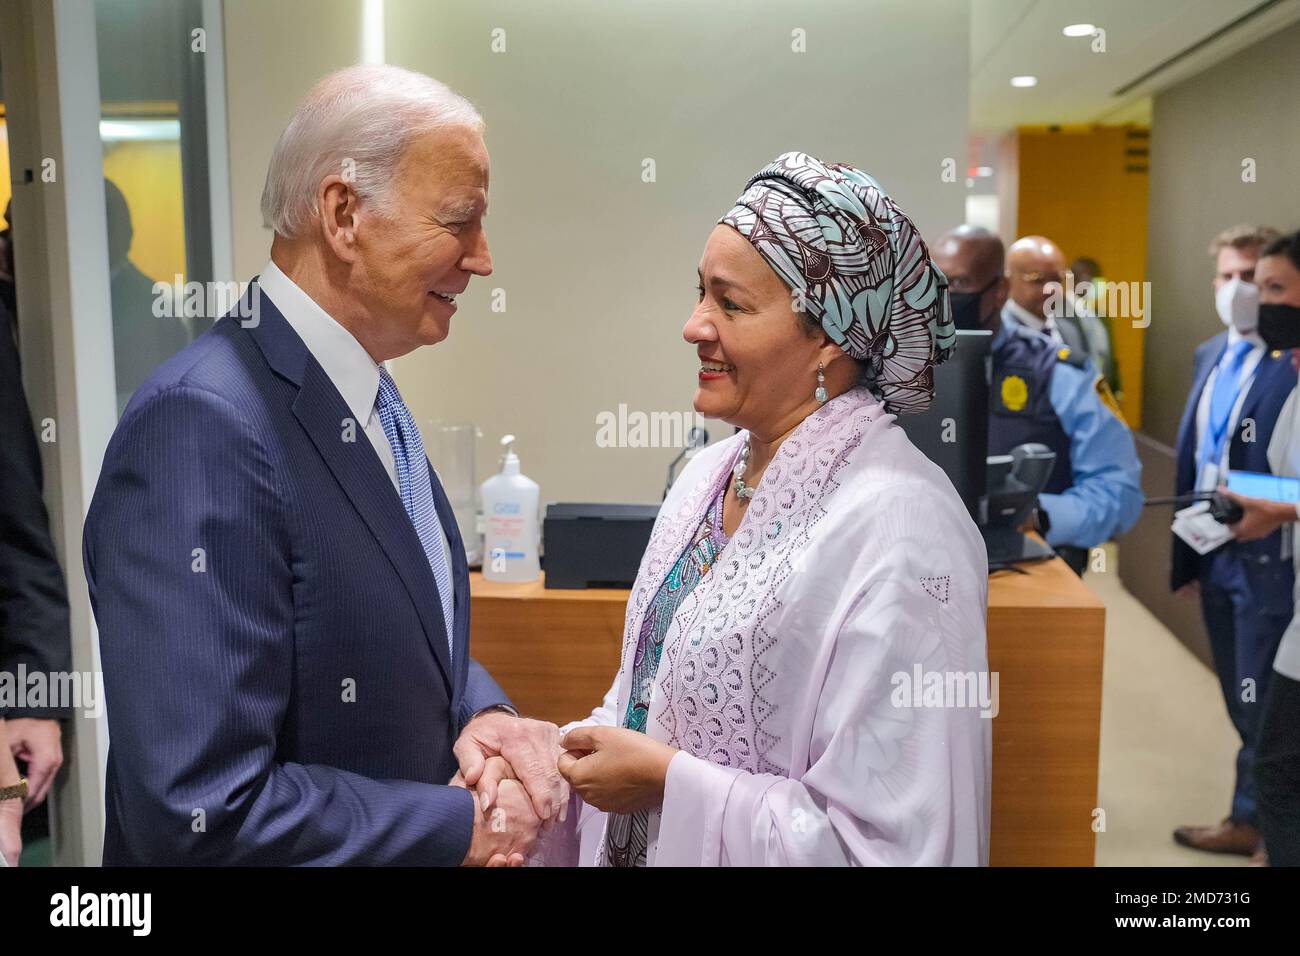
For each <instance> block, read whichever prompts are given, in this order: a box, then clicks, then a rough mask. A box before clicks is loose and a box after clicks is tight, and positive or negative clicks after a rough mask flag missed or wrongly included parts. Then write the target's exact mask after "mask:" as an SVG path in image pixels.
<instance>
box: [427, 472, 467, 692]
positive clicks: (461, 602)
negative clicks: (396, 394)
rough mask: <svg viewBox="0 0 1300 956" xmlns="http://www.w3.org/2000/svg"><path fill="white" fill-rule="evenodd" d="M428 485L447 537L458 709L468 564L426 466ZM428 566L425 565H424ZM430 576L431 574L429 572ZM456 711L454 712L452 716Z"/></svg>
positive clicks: (464, 666) (464, 650) (442, 494)
mask: <svg viewBox="0 0 1300 956" xmlns="http://www.w3.org/2000/svg"><path fill="white" fill-rule="evenodd" d="M429 483H430V485H431V486H432V487H433V504H434V507H435V508H436V509H437V511H438V521H439V522H440V523H441V524H442V527H443V530H444V532H445V533H446V535H447V547H448V548H449V549H450V550H451V568H450V570H451V586H452V593H453V594H454V595H455V602H454V607H453V610H452V616H453V617H454V618H455V620H454V621H453V624H452V634H453V638H452V642H453V644H454V646H455V649H456V653H455V675H454V677H453V683H454V685H455V688H456V699H455V700H454V704H455V706H456V707H457V708H459V706H460V699H459V698H460V693H461V691H462V690H463V689H464V687H465V680H464V678H465V676H466V675H467V674H468V672H469V671H468V668H469V602H470V594H469V563H468V562H467V561H466V560H465V543H464V541H463V539H462V538H461V536H460V528H459V527H458V526H457V524H456V514H455V512H453V511H452V508H451V501H450V500H448V498H447V494H446V492H445V491H443V487H442V482H440V481H439V480H438V474H437V472H435V471H434V470H433V466H432V465H431V466H429ZM426 563H427V562H426ZM430 574H432V572H430ZM455 712H456V711H455V710H453V713H455Z"/></svg>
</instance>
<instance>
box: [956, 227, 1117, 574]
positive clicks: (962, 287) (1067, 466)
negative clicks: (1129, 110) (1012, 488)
mask: <svg viewBox="0 0 1300 956" xmlns="http://www.w3.org/2000/svg"><path fill="white" fill-rule="evenodd" d="M930 254H931V256H932V257H933V259H934V261H935V262H936V263H937V264H938V266H939V268H940V269H941V270H942V271H943V273H944V275H945V276H947V277H948V283H949V285H948V297H949V300H950V301H951V304H952V312H953V321H954V322H956V324H957V328H959V329H985V330H987V331H990V332H992V333H993V345H992V355H993V380H992V388H993V391H992V395H991V396H990V401H989V454H990V455H1005V454H1009V453H1010V451H1011V449H1012V448H1014V447H1016V446H1017V445H1022V444H1024V443H1026V442H1040V443H1042V444H1044V445H1046V446H1048V447H1049V448H1051V449H1052V450H1053V451H1054V452H1056V465H1055V467H1054V468H1053V471H1052V475H1051V478H1050V479H1049V480H1048V483H1047V486H1046V490H1045V492H1044V493H1043V494H1042V495H1040V496H1039V499H1038V524H1039V530H1040V531H1042V532H1043V535H1044V537H1045V538H1046V539H1047V543H1048V544H1050V545H1051V546H1052V547H1053V548H1055V549H1056V551H1057V553H1058V554H1060V556H1061V557H1062V558H1063V559H1064V560H1065V562H1066V563H1067V564H1069V565H1070V567H1072V568H1073V569H1074V570H1075V572H1076V573H1079V574H1082V573H1083V569H1084V567H1085V566H1086V564H1087V559H1088V549H1089V548H1091V547H1094V546H1096V545H1099V544H1101V543H1102V542H1103V541H1106V540H1108V539H1109V538H1111V537H1113V536H1115V535H1118V534H1122V533H1124V532H1125V531H1127V530H1128V529H1129V528H1130V527H1132V526H1133V523H1134V522H1135V521H1137V518H1138V515H1139V514H1140V512H1141V511H1142V486H1141V473H1142V467H1141V465H1140V464H1139V462H1138V457H1137V450H1136V448H1135V447H1134V444H1133V435H1132V433H1131V432H1129V430H1128V426H1126V425H1125V424H1124V422H1123V421H1121V420H1120V418H1119V417H1118V416H1117V415H1116V413H1115V412H1114V411H1113V410H1112V409H1111V408H1110V407H1108V406H1107V405H1106V404H1105V403H1104V402H1103V401H1102V397H1101V396H1102V390H1099V387H1098V382H1099V378H1100V377H1099V376H1098V374H1097V371H1096V369H1095V368H1094V367H1093V365H1092V363H1091V362H1089V361H1088V360H1087V359H1086V358H1085V357H1083V356H1081V355H1079V354H1078V353H1077V352H1075V351H1073V350H1072V349H1070V348H1068V347H1064V346H1062V345H1061V344H1060V343H1059V342H1056V341H1054V340H1053V339H1052V338H1051V337H1050V336H1049V335H1047V334H1045V333H1044V332H1043V331H1041V330H1036V329H1031V328H1029V327H1028V326H1027V325H1025V324H1023V323H1021V322H1017V321H1016V320H1015V319H1014V318H1013V319H1010V320H1008V319H1007V313H1006V311H1005V308H1004V306H1005V305H1006V304H1007V302H1008V298H1007V297H1008V293H1009V291H1010V287H1011V283H1010V281H1009V280H1008V277H1007V276H1006V274H1005V273H1004V264H1005V252H1004V249H1003V246H1002V240H1000V239H999V238H998V237H997V236H995V235H994V234H993V233H991V232H989V231H988V230H986V229H982V228H980V227H978V226H969V225H966V226H959V227H958V228H956V229H954V230H953V231H951V232H949V233H947V234H945V235H944V236H942V237H940V239H939V240H938V241H937V242H936V243H934V244H933V245H932V246H931V247H930ZM1102 389H1104V385H1103V386H1102Z"/></svg>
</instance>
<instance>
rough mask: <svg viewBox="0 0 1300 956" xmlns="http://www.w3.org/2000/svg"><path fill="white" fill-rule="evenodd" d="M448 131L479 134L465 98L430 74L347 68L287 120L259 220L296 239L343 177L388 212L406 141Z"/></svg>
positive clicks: (374, 67)
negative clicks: (327, 183) (321, 195)
mask: <svg viewBox="0 0 1300 956" xmlns="http://www.w3.org/2000/svg"><path fill="white" fill-rule="evenodd" d="M451 126H466V127H469V128H471V129H475V130H478V131H482V129H483V118H482V117H481V116H480V115H479V113H478V110H476V109H475V108H474V106H473V104H471V103H470V102H469V100H467V99H465V97H463V96H461V95H460V94H459V93H456V92H455V91H453V90H451V89H450V88H448V87H447V86H446V85H444V84H442V83H439V82H438V81H437V80H435V79H433V78H432V77H429V76H425V75H424V74H423V73H416V72H414V71H412V70H404V69H402V68H401V67H398V66H385V65H371V64H367V65H360V66H350V67H347V68H345V69H342V70H339V71H337V72H335V73H331V74H329V76H326V77H324V78H323V79H321V80H320V81H319V82H318V83H317V84H316V85H315V86H313V87H312V88H311V92H309V93H308V94H307V98H306V99H305V100H303V102H302V105H301V106H299V107H298V111H297V112H296V113H294V114H293V118H292V119H290V120H289V125H288V126H286V127H285V128H284V132H283V133H281V134H280V138H279V139H278V140H277V141H276V144H275V149H273V150H272V151H271V162H270V165H269V166H268V167H267V171H266V186H265V188H264V189H263V190H262V222H263V224H264V225H265V226H266V227H267V228H269V229H274V230H275V232H276V234H277V235H280V236H284V237H286V238H294V237H296V236H298V235H299V234H300V233H301V231H302V230H303V229H304V228H305V227H306V226H307V225H308V224H309V223H311V221H312V220H313V219H315V218H316V216H317V214H318V210H317V208H316V191H317V189H319V188H320V183H321V180H322V179H324V178H325V177H326V176H330V175H339V176H343V177H344V178H345V179H347V180H349V181H350V182H351V184H352V187H353V188H354V189H355V190H356V192H357V195H358V196H360V197H361V200H362V201H363V202H372V203H375V204H376V205H377V206H378V208H379V211H380V213H381V214H384V215H387V214H388V213H390V212H391V209H390V187H391V185H392V183H393V180H394V179H395V178H396V175H397V166H398V163H399V162H400V161H401V158H402V152H403V150H404V149H405V148H406V146H407V144H408V143H409V142H410V141H411V140H412V139H413V138H414V137H416V136H417V135H421V134H423V133H427V132H430V131H431V130H435V129H441V128H444V127H451Z"/></svg>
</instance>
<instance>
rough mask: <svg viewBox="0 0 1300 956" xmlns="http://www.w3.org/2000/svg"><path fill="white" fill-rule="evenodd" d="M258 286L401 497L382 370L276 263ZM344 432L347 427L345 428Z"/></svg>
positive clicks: (446, 548) (442, 534)
mask: <svg viewBox="0 0 1300 956" xmlns="http://www.w3.org/2000/svg"><path fill="white" fill-rule="evenodd" d="M257 284H258V285H259V286H260V287H261V289H262V292H263V294H264V295H266V297H267V298H268V299H270V300H271V304H272V305H274V306H275V307H276V308H277V309H279V310H280V314H281V315H283V316H284V318H285V321H286V322H288V323H289V325H290V326H292V327H293V330H294V331H295V332H297V333H298V337H299V338H300V339H302V342H303V344H304V345H306V346H307V351H309V352H311V354H312V357H313V358H315V359H316V361H317V362H319V363H320V367H321V368H322V369H324V370H325V374H326V376H328V377H329V380H330V381H331V382H332V383H333V385H334V387H335V388H336V389H338V393H339V395H341V396H342V398H343V401H344V403H345V404H346V405H347V406H348V409H349V411H351V412H352V417H353V419H354V420H355V421H356V422H357V423H358V424H360V425H361V429H362V431H364V432H365V434H366V438H368V439H369V440H370V444H371V445H372V446H373V447H374V449H375V454H376V455H378V456H379V461H380V463H381V464H383V466H384V470H385V471H386V472H388V478H389V480H390V481H392V483H393V489H394V490H395V491H397V493H398V495H399V496H400V495H401V487H400V486H399V484H398V481H397V462H396V460H395V459H394V458H393V449H392V446H390V445H389V444H388V436H387V435H386V434H385V433H384V426H383V423H382V422H381V421H380V420H379V413H378V412H377V411H375V398H376V396H378V394H379V365H378V364H377V363H376V362H375V360H374V359H372V358H371V357H370V353H369V352H367V351H366V350H365V349H364V348H363V347H362V345H361V343H360V342H358V341H357V340H356V339H355V338H354V337H353V335H352V333H351V332H349V331H348V330H347V329H345V328H343V326H341V325H339V323H338V322H337V321H335V319H334V318H333V317H332V316H331V315H330V314H329V313H328V312H326V311H325V310H324V309H322V308H321V307H320V306H319V305H318V304H317V303H316V301H315V300H314V299H313V298H312V297H311V296H309V295H308V294H307V293H306V292H304V291H303V290H302V289H301V288H300V287H299V286H298V284H297V283H295V282H294V281H293V280H292V279H290V278H289V277H288V276H287V275H285V274H284V273H283V272H282V271H281V270H280V267H279V266H277V265H276V264H275V263H274V262H268V263H267V264H266V265H265V266H264V267H263V268H262V273H261V275H260V276H259V277H258V280H257ZM339 427H340V428H342V427H343V426H342V423H341V422H340V425H339ZM437 525H438V538H439V539H440V541H441V542H442V554H443V558H444V559H445V560H446V562H447V568H448V570H449V571H450V569H451V567H452V563H451V546H450V545H449V544H448V543H447V532H446V531H445V530H444V529H443V527H442V521H441V520H439V521H438V522H437Z"/></svg>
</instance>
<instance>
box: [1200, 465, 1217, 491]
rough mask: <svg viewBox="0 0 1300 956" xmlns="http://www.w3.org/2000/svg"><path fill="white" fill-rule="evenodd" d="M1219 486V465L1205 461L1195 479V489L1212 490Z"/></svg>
mask: <svg viewBox="0 0 1300 956" xmlns="http://www.w3.org/2000/svg"><path fill="white" fill-rule="evenodd" d="M1217 487H1219V466H1218V465H1216V464H1214V462H1210V461H1207V462H1206V463H1205V465H1204V466H1202V468H1201V474H1200V475H1199V476H1198V477H1197V479H1196V490H1197V491H1213V490H1214V489H1215V488H1217Z"/></svg>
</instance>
